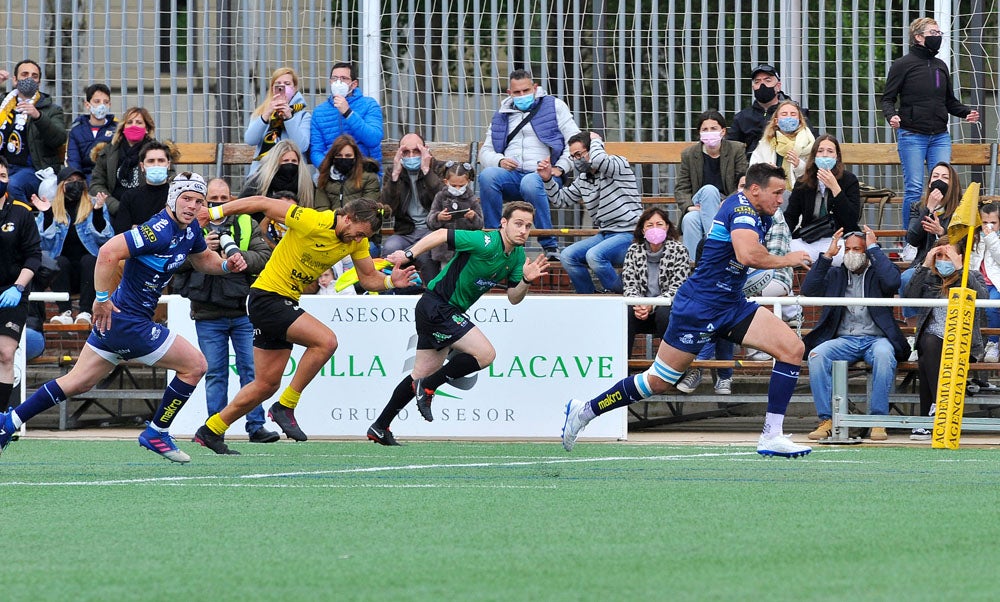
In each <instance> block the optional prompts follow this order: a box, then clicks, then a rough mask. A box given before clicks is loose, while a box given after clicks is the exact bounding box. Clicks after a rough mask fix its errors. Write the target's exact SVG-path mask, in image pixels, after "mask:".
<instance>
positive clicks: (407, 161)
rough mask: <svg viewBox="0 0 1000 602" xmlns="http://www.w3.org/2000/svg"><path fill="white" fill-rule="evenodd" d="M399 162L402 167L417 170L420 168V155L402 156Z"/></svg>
mask: <svg viewBox="0 0 1000 602" xmlns="http://www.w3.org/2000/svg"><path fill="white" fill-rule="evenodd" d="M400 163H402V164H403V167H405V168H406V169H408V170H410V171H417V170H418V169H420V157H403V159H402V161H400Z"/></svg>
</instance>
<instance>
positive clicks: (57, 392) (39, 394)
mask: <svg viewBox="0 0 1000 602" xmlns="http://www.w3.org/2000/svg"><path fill="white" fill-rule="evenodd" d="M64 401H66V394H65V393H63V390H62V387H60V386H59V383H57V382H56V381H54V380H50V381H49V382H47V383H45V384H44V385H42V386H41V387H39V388H38V390H37V391H35V392H34V393H32V395H31V397H29V398H28V399H26V400H24V403H22V404H21V405H19V406H17V408H16V409H15V410H14V413H13V416H12V417H13V419H14V426H16V427H20V426H21V425H22V424H23V423H25V422H27V421H29V420H31V419H32V418H34V417H35V416H37V415H38V414H41V413H42V412H44V411H45V410H47V409H49V408H51V407H54V406H56V405H58V404H60V403H62V402H64Z"/></svg>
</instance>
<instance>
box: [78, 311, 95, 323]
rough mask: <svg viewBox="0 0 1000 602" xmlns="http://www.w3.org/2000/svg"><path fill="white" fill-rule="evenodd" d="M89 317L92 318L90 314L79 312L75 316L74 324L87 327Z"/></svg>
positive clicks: (89, 320)
mask: <svg viewBox="0 0 1000 602" xmlns="http://www.w3.org/2000/svg"><path fill="white" fill-rule="evenodd" d="M91 317H92V316H91V315H90V312H87V311H81V312H80V313H78V314H76V323H77V324H87V325H89V324H90V322H91Z"/></svg>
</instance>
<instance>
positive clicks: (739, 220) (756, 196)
mask: <svg viewBox="0 0 1000 602" xmlns="http://www.w3.org/2000/svg"><path fill="white" fill-rule="evenodd" d="M784 191H785V173H784V171H783V170H782V169H780V168H777V167H775V166H773V165H769V164H766V163H758V164H755V165H751V166H750V168H749V169H748V170H747V175H746V185H745V187H744V189H743V192H737V193H736V194H734V195H732V196H731V197H729V198H728V199H726V200H725V201H724V202H723V203H722V206H721V207H720V208H719V212H718V213H717V214H716V215H715V220H714V221H713V223H712V229H711V231H710V232H709V234H708V237H707V239H706V240H705V246H704V250H703V251H702V256H701V261H700V262H699V263H698V266H697V267H696V268H695V271H694V274H692V275H691V276H690V277H689V278H688V279H687V280H686V281H685V282H684V284H682V285H681V287H680V288H679V289H678V290H677V294H676V295H675V296H674V301H673V306H672V308H671V310H670V324H669V325H668V326H667V331H666V333H664V335H663V339H662V341H661V343H660V348H659V350H658V351H657V353H656V361H655V362H654V363H653V366H652V367H650V369H649V370H647V371H646V372H643V373H641V374H637V375H635V376H629V377H627V378H625V379H623V380H621V381H619V382H618V383H616V384H615V385H614V386H613V387H611V388H610V389H608V390H607V391H605V392H603V393H601V394H600V395H598V396H597V397H595V398H593V399H592V400H590V401H581V400H578V399H572V400H570V401H569V403H567V404H566V421H565V422H564V423H563V433H562V442H563V447H565V448H566V451H570V450H572V449H573V444H574V443H575V442H576V438H577V437H578V436H579V435H580V431H581V430H583V428H584V427H585V426H586V425H587V423H589V422H590V421H591V420H593V419H594V417H596V416H597V415H600V414H604V413H605V412H609V411H611V410H613V409H615V408H620V407H623V406H627V405H629V404H632V403H635V402H637V401H641V400H642V399H645V398H647V397H649V396H651V395H656V394H662V393H665V392H667V390H668V388H671V387H673V386H674V385H676V384H677V381H679V380H680V379H681V377H682V376H683V375H684V371H685V370H687V368H688V366H690V365H691V362H692V361H693V360H694V358H695V356H696V355H697V354H698V352H699V351H700V350H701V348H702V347H703V346H704V345H705V344H706V343H708V342H709V341H711V340H715V339H719V338H721V339H725V340H727V341H732V342H733V343H736V344H739V345H743V346H744V347H750V348H753V349H759V350H761V351H764V352H766V353H769V354H771V355H772V356H774V359H775V362H774V368H773V369H772V371H771V382H770V385H769V386H768V393H767V414H766V415H765V418H764V430H763V433H762V434H761V436H760V439H759V440H758V442H757V452H758V453H759V454H761V455H764V456H784V457H789V458H795V457H799V456H804V455H806V454H808V453H809V452H810V451H812V450H811V449H810V448H809V447H806V446H804V445H798V444H796V443H795V442H793V441H792V439H791V437H789V436H787V435H785V434H783V433H782V426H783V423H784V418H785V409H786V408H787V407H788V402H789V400H790V399H791V396H792V393H793V392H794V390H795V383H796V381H797V380H798V378H799V366H800V364H801V362H802V353H803V350H804V347H803V345H802V341H801V340H799V337H798V336H797V335H796V334H795V332H794V331H792V329H791V328H789V327H788V325H787V324H785V323H784V322H782V320H781V318H779V317H777V316H776V315H774V313H773V312H772V311H771V310H769V309H766V308H763V307H760V306H758V305H757V304H756V303H753V302H750V301H747V299H746V297H745V296H744V295H743V284H744V282H746V274H747V268H762V269H771V268H783V267H792V266H797V265H803V266H808V264H809V254H808V253H806V252H805V251H793V252H791V253H789V254H787V255H784V256H778V255H771V254H769V253H768V252H767V248H766V247H765V246H764V237H765V236H766V235H767V231H768V230H769V229H770V227H771V216H772V215H774V213H775V211H777V209H778V207H780V206H781V202H782V198H783V197H782V194H783V192H784Z"/></svg>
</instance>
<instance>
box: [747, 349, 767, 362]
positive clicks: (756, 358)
mask: <svg viewBox="0 0 1000 602" xmlns="http://www.w3.org/2000/svg"><path fill="white" fill-rule="evenodd" d="M748 351H749V352H748V353H747V356H746V360H747V361H748V362H769V361H771V360H772V359H773V358H772V357H771V356H770V355H769V354H767V353H764V352H763V351H761V350H760V349H750V350H748Z"/></svg>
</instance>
